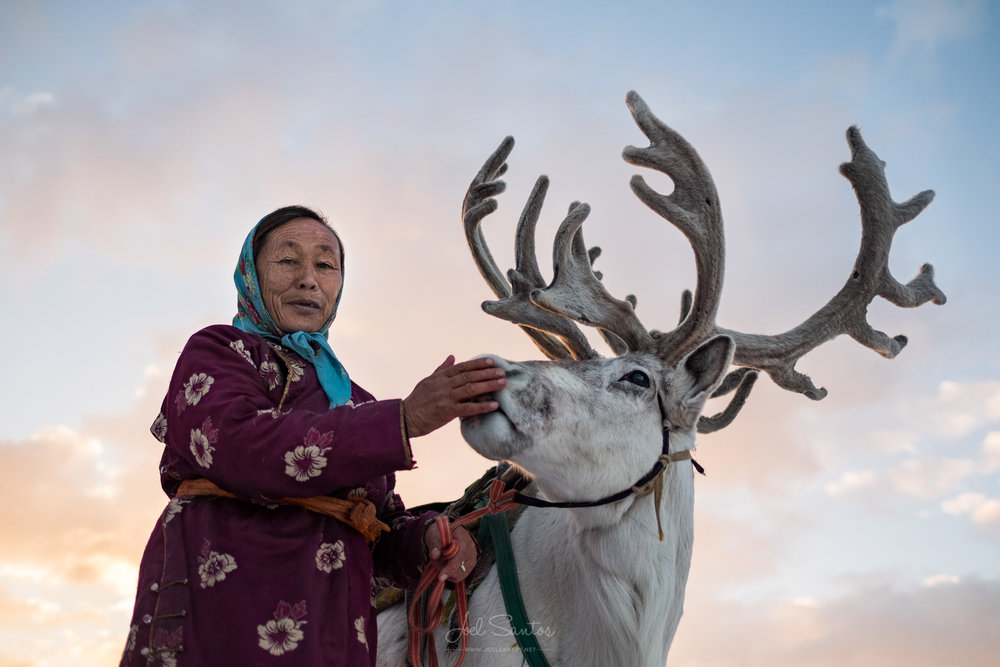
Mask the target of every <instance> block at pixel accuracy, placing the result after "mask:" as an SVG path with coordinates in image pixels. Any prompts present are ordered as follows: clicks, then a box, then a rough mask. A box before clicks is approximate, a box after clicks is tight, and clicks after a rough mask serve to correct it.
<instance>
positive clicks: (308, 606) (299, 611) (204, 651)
mask: <svg viewBox="0 0 1000 667" xmlns="http://www.w3.org/2000/svg"><path fill="white" fill-rule="evenodd" d="M343 260H344V253H343V247H342V246H341V243H340V240H339V238H338V237H337V235H336V233H334V231H333V230H332V229H331V228H330V227H329V226H328V225H327V224H326V222H325V221H324V220H323V218H322V217H320V216H319V215H318V214H317V213H315V212H314V211H311V210H309V209H307V208H303V207H298V206H295V207H286V208H282V209H279V210H277V211H275V212H273V213H271V214H269V215H268V216H266V217H265V218H264V219H262V220H261V221H260V222H259V223H258V224H257V226H256V227H255V228H254V229H253V230H252V231H251V232H250V235H249V236H248V237H247V240H246V242H245V243H244V246H243V250H242V253H241V256H240V260H239V264H238V265H237V269H236V273H235V280H236V287H237V292H238V312H237V315H236V317H235V318H234V320H233V326H225V325H216V326H210V327H208V328H206V329H203V330H202V331H199V332H198V333H196V334H195V335H194V336H192V337H191V339H190V340H189V341H188V343H187V345H186V347H185V348H184V351H183V352H182V353H181V355H180V358H179V359H178V361H177V366H176V368H175V370H174V374H173V377H172V379H171V381H170V385H169V389H168V391H167V396H166V398H165V399H164V402H163V408H162V412H161V413H160V415H159V417H157V419H156V421H155V422H154V424H153V427H152V431H153V434H154V435H155V436H156V437H157V439H159V440H160V441H161V442H163V444H164V445H165V447H164V452H163V458H162V460H161V465H160V479H161V484H162V486H163V489H164V491H166V493H167V495H168V496H169V497H170V498H171V500H170V502H169V504H168V505H167V507H166V508H165V509H164V511H163V514H162V515H161V516H160V519H159V523H158V525H157V526H156V528H155V529H154V530H153V533H152V535H151V536H150V539H149V543H148V544H147V547H146V550H145V553H144V554H143V557H142V564H141V566H140V569H139V585H138V593H137V596H136V603H135V610H134V612H133V617H132V622H131V627H130V634H129V639H128V643H127V645H126V648H125V652H124V655H123V657H122V665H144V666H145V665H148V664H153V665H182V666H183V665H212V666H220V665H241V666H249V665H296V666H312V665H350V666H354V665H367V664H372V665H374V664H375V648H376V645H377V640H376V627H375V613H374V610H373V608H372V602H371V596H372V589H373V586H374V580H375V578H385V579H387V580H388V581H389V582H391V583H393V584H394V585H404V586H405V585H408V584H410V585H412V584H413V583H415V581H416V580H417V578H418V577H419V575H420V572H421V570H422V568H423V567H424V566H425V565H426V563H427V562H428V561H429V560H430V561H434V564H435V565H436V566H437V567H439V568H440V569H441V575H440V576H441V577H442V578H448V579H450V580H452V581H460V580H462V579H463V578H464V577H465V576H466V575H467V573H468V572H471V571H472V568H473V566H474V565H475V562H476V546H475V543H474V541H473V539H472V537H471V536H470V535H469V534H468V533H467V532H466V531H464V529H459V530H458V531H456V536H455V537H456V538H457V540H458V543H459V547H460V548H459V552H458V553H457V555H455V556H454V557H452V558H451V559H450V560H445V559H443V558H442V557H441V549H440V546H441V537H440V535H439V534H438V532H437V528H436V526H435V523H434V522H433V515H430V514H425V515H421V516H412V515H410V514H409V513H407V512H406V510H405V508H404V507H403V504H402V502H400V499H399V497H398V496H397V495H395V493H394V491H393V488H394V484H395V478H394V474H393V473H394V472H395V471H396V470H408V469H410V468H412V467H413V465H414V461H413V457H412V455H411V452H410V442H409V439H410V438H413V437H417V436H421V435H425V434H427V433H429V432H431V431H433V430H435V429H437V428H439V427H440V426H443V425H444V424H446V423H447V422H449V421H451V420H452V419H454V418H455V417H462V416H471V415H476V414H482V413H485V412H489V411H491V410H495V409H496V407H497V405H496V403H495V402H492V401H490V400H478V401H477V400H473V399H476V398H477V397H481V396H483V395H486V394H489V393H490V392H492V391H496V390H498V389H500V388H501V387H502V386H503V385H504V383H505V380H504V378H503V371H502V370H500V369H496V368H493V367H492V361H491V360H486V359H481V360H473V361H468V362H465V363H461V364H455V363H454V358H453V357H449V358H448V359H447V360H446V361H445V362H444V364H442V365H441V366H440V367H439V368H438V369H437V370H436V371H435V372H434V373H433V374H432V375H430V376H429V377H427V378H425V379H424V380H422V381H421V382H420V383H418V384H417V386H416V388H414V390H413V392H412V393H411V394H410V395H409V396H408V397H407V398H406V399H404V400H388V401H375V400H374V398H373V397H372V396H371V395H370V394H369V393H368V392H366V391H365V390H364V389H362V388H361V387H359V386H358V385H356V384H354V383H353V382H351V380H350V379H349V377H348V375H347V373H346V371H345V370H344V368H343V366H342V365H341V364H340V362H339V361H338V360H337V358H336V356H335V355H334V354H333V352H332V350H331V349H330V347H329V344H328V343H327V340H326V337H327V330H328V328H329V326H330V323H331V322H332V321H333V319H334V317H335V315H336V311H337V304H338V303H339V301H340V294H341V290H342V287H343ZM487 398H488V397H487ZM386 529H388V530H386Z"/></svg>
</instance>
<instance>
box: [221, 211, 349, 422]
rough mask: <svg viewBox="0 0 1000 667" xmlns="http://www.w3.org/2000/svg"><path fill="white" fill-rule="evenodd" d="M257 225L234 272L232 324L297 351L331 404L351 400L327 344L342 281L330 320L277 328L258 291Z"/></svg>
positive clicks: (343, 375)
mask: <svg viewBox="0 0 1000 667" xmlns="http://www.w3.org/2000/svg"><path fill="white" fill-rule="evenodd" d="M259 226H260V222H258V223H257V224H256V225H255V226H254V228H253V229H252V230H250V235H249V236H247V239H246V241H244V242H243V250H242V251H241V252H240V261H239V263H238V264H237V265H236V272H235V273H234V274H233V279H234V280H235V281H236V293H237V301H236V317H234V318H233V326H234V327H236V328H237V329H240V330H242V331H246V332H247V333H252V334H257V335H258V336H263V337H264V338H266V339H268V340H273V341H275V342H279V343H281V344H282V345H284V346H285V347H287V348H289V349H291V350H294V351H295V352H297V353H298V354H299V355H300V356H301V357H302V358H303V359H305V360H306V361H308V362H309V363H311V364H312V365H313V366H314V367H315V368H316V376H317V377H318V378H319V384H320V386H321V387H323V391H324V392H326V395H327V398H329V399H330V407H331V408H335V407H337V406H338V405H345V404H346V403H347V402H348V401H349V400H351V378H350V377H348V375H347V371H346V370H345V369H344V366H343V364H341V363H340V361H339V360H338V359H337V356H336V355H335V354H334V353H333V350H332V349H330V343H329V342H328V341H327V335H328V332H329V330H330V324H331V323H332V322H333V318H335V317H336V316H337V308H338V307H339V306H340V295H341V294H342V293H343V291H344V286H343V284H341V286H340V292H339V293H338V294H337V301H336V302H335V303H334V306H333V313H332V314H331V315H330V319H328V320H327V321H326V323H325V324H324V325H323V328H322V329H320V330H319V331H314V332H305V331H295V332H292V333H285V332H284V331H282V330H281V329H279V328H278V325H276V324H275V323H274V320H273V319H271V314H270V313H269V312H267V307H266V306H265V305H264V300H263V298H262V297H261V294H260V282H259V280H258V279H257V264H256V262H254V258H253V238H254V235H256V233H257V228H258V227H259ZM341 258H343V246H341ZM341 272H343V262H341Z"/></svg>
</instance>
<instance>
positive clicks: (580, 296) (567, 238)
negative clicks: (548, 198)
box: [531, 204, 654, 350]
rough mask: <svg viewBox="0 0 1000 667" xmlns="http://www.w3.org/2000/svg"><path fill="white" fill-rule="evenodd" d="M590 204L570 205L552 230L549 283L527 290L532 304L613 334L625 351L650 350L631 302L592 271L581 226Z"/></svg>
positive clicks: (648, 342)
mask: <svg viewBox="0 0 1000 667" xmlns="http://www.w3.org/2000/svg"><path fill="white" fill-rule="evenodd" d="M589 214H590V206H588V205H587V204H577V205H576V206H573V207H572V208H571V210H570V212H569V214H568V215H567V216H566V218H565V219H564V220H563V222H562V224H561V225H560V226H559V231H558V232H556V239H555V244H554V246H553V251H552V255H553V257H552V263H553V268H554V272H555V275H554V276H553V278H552V284H550V285H549V286H548V287H546V288H544V289H537V290H535V291H534V292H532V293H531V300H532V302H534V303H535V304H536V305H538V306H540V307H542V308H545V309H546V310H550V311H552V312H554V313H557V314H559V315H562V316H564V317H569V318H571V319H574V320H576V321H577V322H580V323H582V324H586V325H589V326H593V327H597V328H599V329H601V330H604V331H607V332H610V333H611V334H613V335H614V336H617V337H618V338H620V339H621V341H622V342H623V343H624V344H625V346H626V347H627V348H628V349H629V350H652V349H653V347H654V342H653V338H652V336H651V335H650V334H649V332H648V331H647V330H646V328H645V327H643V326H642V323H641V322H640V321H639V319H638V317H636V314H635V310H634V309H633V303H632V301H621V300H619V299H616V298H615V297H613V296H611V294H610V293H609V292H608V291H607V289H605V287H604V285H603V284H602V283H601V281H600V280H599V279H598V277H597V275H596V274H595V273H594V270H593V267H592V265H591V259H590V254H589V253H588V252H587V248H586V244H584V242H583V234H582V231H581V229H580V228H581V226H582V225H583V223H584V221H585V220H586V219H587V216H588V215H589ZM605 338H607V337H605Z"/></svg>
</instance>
